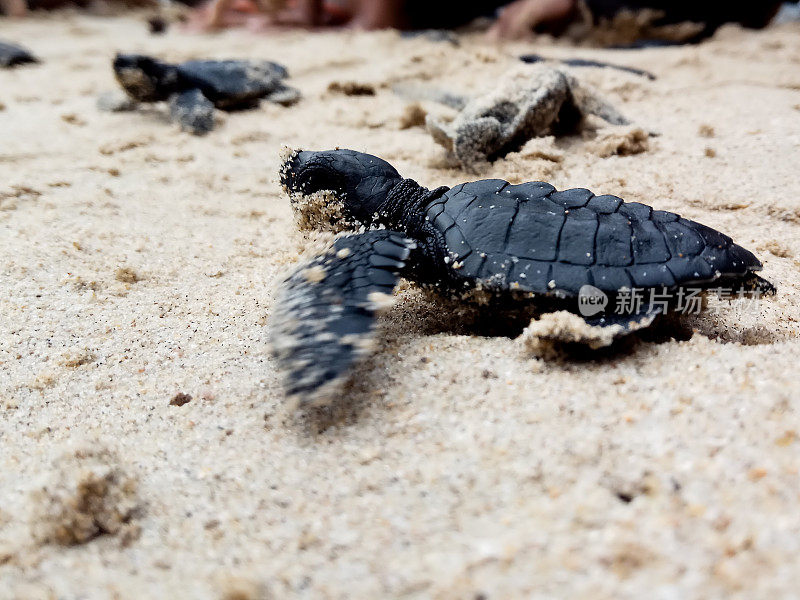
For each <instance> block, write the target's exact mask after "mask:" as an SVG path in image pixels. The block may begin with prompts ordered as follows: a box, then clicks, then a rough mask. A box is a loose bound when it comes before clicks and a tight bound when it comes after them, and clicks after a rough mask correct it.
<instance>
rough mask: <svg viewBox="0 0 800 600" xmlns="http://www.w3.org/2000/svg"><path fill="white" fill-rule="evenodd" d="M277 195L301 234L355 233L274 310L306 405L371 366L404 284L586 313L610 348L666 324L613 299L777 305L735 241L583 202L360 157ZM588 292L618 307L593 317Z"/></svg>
mask: <svg viewBox="0 0 800 600" xmlns="http://www.w3.org/2000/svg"><path fill="white" fill-rule="evenodd" d="M281 181H282V184H283V186H284V188H285V190H286V191H287V192H288V194H289V196H290V199H291V202H292V207H293V209H294V211H295V214H296V217H297V220H298V223H299V224H300V226H301V227H304V228H307V229H327V230H332V231H337V232H340V231H350V232H351V233H349V234H343V235H341V236H339V237H338V238H337V239H336V240H335V241H334V243H333V245H332V246H331V247H330V248H329V249H328V250H327V251H325V252H324V253H322V254H321V255H319V256H317V257H316V258H313V259H312V260H311V261H310V262H308V263H306V264H304V265H302V266H301V267H299V268H298V269H297V270H296V271H294V273H293V274H292V275H290V276H289V278H288V279H287V280H286V281H285V283H284V284H283V286H282V288H281V289H280V291H279V295H278V298H277V300H276V304H275V307H274V309H273V314H272V318H271V334H270V335H271V341H272V347H273V352H274V354H275V356H276V357H277V360H278V364H279V366H280V368H281V369H282V370H283V371H284V372H285V374H286V388H287V393H288V394H289V395H290V396H294V397H296V398H298V399H299V401H300V402H301V403H302V404H304V405H315V404H322V403H325V402H327V401H329V400H330V399H331V398H332V397H333V395H334V394H335V393H336V391H337V389H338V383H340V382H341V381H342V380H344V379H345V378H346V375H347V374H348V371H349V369H350V367H351V366H352V364H353V363H354V361H356V360H357V359H358V358H359V357H360V356H363V355H364V354H366V353H367V352H368V350H369V348H370V345H371V342H372V340H373V335H374V334H373V330H374V326H375V316H376V313H377V312H378V311H379V309H380V308H381V307H383V306H386V304H387V300H389V299H390V298H391V294H392V292H393V290H394V287H395V285H396V283H397V281H398V278H399V277H404V278H406V279H407V280H410V281H412V282H415V283H418V284H421V285H423V286H426V287H429V288H431V289H433V290H436V291H438V292H440V293H441V294H443V295H445V296H450V297H451V298H460V299H462V300H466V299H467V296H469V294H476V293H477V292H478V291H481V292H482V294H483V295H484V298H488V299H490V300H492V301H493V303H494V305H495V307H496V306H497V305H501V306H502V305H505V306H508V307H511V308H514V307H520V306H524V305H532V304H534V303H535V304H536V307H537V310H538V309H539V306H540V305H541V309H542V310H543V311H553V310H567V311H569V312H571V313H578V314H581V315H584V316H583V318H584V319H585V320H586V323H587V324H588V325H590V326H595V327H598V328H602V329H601V330H602V331H604V332H610V333H611V335H610V336H609V337H610V338H611V340H612V341H613V339H614V338H619V337H622V336H624V335H627V334H629V333H631V332H633V331H635V330H637V329H641V328H643V327H647V326H649V325H650V324H652V322H653V321H654V319H655V318H656V317H657V316H659V315H660V314H662V313H664V312H666V311H667V310H669V307H668V306H667V305H664V304H658V303H642V304H641V305H639V306H634V307H632V308H631V310H630V311H628V312H626V313H625V314H616V311H615V308H614V307H615V304H614V299H615V298H618V297H619V295H620V294H625V293H630V291H631V290H642V291H643V292H649V291H651V290H658V291H659V292H660V293H666V294H671V295H672V296H673V297H675V296H678V297H679V295H680V293H681V292H682V291H686V289H688V288H693V289H696V290H705V289H709V288H711V287H712V286H713V287H721V286H723V285H727V286H731V287H738V288H739V289H757V290H759V291H762V292H764V293H770V292H774V287H773V286H772V285H771V284H770V283H769V282H767V281H766V280H764V279H762V278H760V277H758V276H757V275H755V273H754V272H755V271H758V270H760V269H761V263H760V262H759V260H758V259H757V258H756V257H755V256H754V255H753V254H752V253H750V252H749V251H747V250H745V249H744V248H742V247H741V246H738V245H737V244H735V243H733V241H732V240H731V238H729V237H728V236H726V235H724V234H722V233H720V232H718V231H715V230H713V229H711V228H709V227H706V226H704V225H701V224H700V223H696V222H694V221H690V220H688V219H684V218H682V217H680V216H679V215H677V214H675V213H671V212H665V211H661V210H654V209H652V208H651V207H649V206H646V205H644V204H639V203H637V202H624V201H623V200H622V199H620V198H617V197H616V196H608V195H604V196H595V195H594V194H593V193H592V192H590V191H589V190H586V189H570V190H564V191H557V190H556V189H555V188H554V187H553V186H552V185H550V184H548V183H543V182H539V181H537V182H529V183H522V184H519V185H511V184H509V183H508V182H506V181H502V180H499V179H488V180H483V181H474V182H471V183H462V184H460V185H457V186H455V187H453V188H447V187H439V188H436V189H435V190H432V191H431V190H428V189H426V188H424V187H422V186H421V185H419V184H417V183H416V182H415V181H413V180H410V179H404V178H402V177H401V176H400V175H399V174H398V172H397V171H396V170H395V169H394V168H393V167H392V166H391V165H390V164H389V163H387V162H386V161H383V160H381V159H380V158H377V157H375V156H371V155H369V154H363V153H360V152H355V151H353V150H331V151H325V152H295V153H293V154H291V155H290V156H289V157H288V158H287V159H286V161H285V162H284V165H283V167H282V170H281ZM354 231H361V232H360V233H352V232H354ZM587 289H588V290H589V291H591V292H592V293H593V294H595V295H597V294H600V295H605V297H606V298H610V299H611V302H610V303H609V305H608V307H606V308H605V309H604V310H603V309H602V307H601V309H600V310H598V309H597V307H594V308H593V310H592V311H591V314H589V313H587V312H586V311H583V310H582V309H581V308H580V304H579V298H580V297H581V295H582V294H584V293H585V292H586V290H587ZM587 314H589V316H586V315H587ZM606 328H608V329H606ZM608 343H610V341H609V342H608Z"/></svg>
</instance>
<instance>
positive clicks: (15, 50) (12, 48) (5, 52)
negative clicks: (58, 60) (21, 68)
mask: <svg viewBox="0 0 800 600" xmlns="http://www.w3.org/2000/svg"><path fill="white" fill-rule="evenodd" d="M37 62H39V61H38V60H37V59H36V57H35V56H34V55H33V54H31V53H30V52H28V51H27V50H26V49H25V48H23V47H22V46H17V45H16V44H9V43H8V42H0V67H3V68H10V67H16V66H17V65H24V64H27V63H37Z"/></svg>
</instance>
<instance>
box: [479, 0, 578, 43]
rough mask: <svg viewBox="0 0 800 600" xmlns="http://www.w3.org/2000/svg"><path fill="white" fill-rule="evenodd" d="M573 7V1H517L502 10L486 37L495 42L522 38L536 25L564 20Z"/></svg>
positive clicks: (574, 4)
mask: <svg viewBox="0 0 800 600" xmlns="http://www.w3.org/2000/svg"><path fill="white" fill-rule="evenodd" d="M575 6H576V2H575V0H517V1H516V2H512V3H511V4H509V5H508V6H506V7H505V8H504V9H503V10H502V12H501V13H500V17H498V19H497V22H496V23H495V24H494V25H492V27H491V29H489V32H488V34H487V35H488V36H489V39H492V40H495V41H498V40H514V39H520V38H524V37H527V36H529V35H530V34H531V32H532V31H533V28H534V27H537V26H538V25H543V24H547V23H552V22H556V21H560V20H562V19H565V18H566V17H568V16H569V15H570V13H571V12H572V11H574V10H575Z"/></svg>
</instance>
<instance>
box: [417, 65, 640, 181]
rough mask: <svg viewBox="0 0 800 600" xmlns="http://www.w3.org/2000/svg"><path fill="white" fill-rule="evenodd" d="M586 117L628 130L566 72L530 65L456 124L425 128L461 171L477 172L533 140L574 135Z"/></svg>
mask: <svg viewBox="0 0 800 600" xmlns="http://www.w3.org/2000/svg"><path fill="white" fill-rule="evenodd" d="M588 115H596V116H598V117H600V118H601V119H603V120H605V121H606V122H608V123H610V124H612V125H629V124H630V121H628V119H626V118H625V117H624V116H622V115H621V114H620V113H619V112H617V110H616V109H615V108H614V107H613V106H611V105H610V104H608V103H607V102H606V101H605V100H602V99H601V98H600V97H599V96H598V95H597V94H595V93H594V92H593V91H591V90H590V89H588V88H587V87H585V86H584V85H582V84H581V83H580V82H579V81H578V80H577V79H576V78H575V77H574V76H573V75H572V74H570V73H569V72H567V71H566V70H564V69H561V68H557V67H552V66H547V65H529V66H527V67H522V68H519V69H515V70H513V71H512V72H511V73H509V74H508V75H507V76H506V77H505V78H504V79H503V80H502V81H501V82H500V83H499V84H498V85H497V87H496V88H495V89H494V90H492V91H490V92H489V93H487V94H485V95H483V96H480V97H478V98H475V99H474V100H471V101H470V102H468V103H467V104H466V106H464V107H463V108H462V109H461V111H460V112H459V113H458V115H456V117H455V119H453V121H452V122H449V123H448V122H445V121H442V120H440V119H436V118H434V117H432V116H431V115H428V117H427V119H426V126H427V128H428V131H429V132H430V134H431V135H432V136H433V139H434V140H435V141H436V142H437V143H438V144H440V145H442V146H444V148H445V149H446V150H447V151H448V152H449V153H450V154H452V155H453V157H454V158H455V159H456V160H457V161H458V162H459V163H460V164H461V166H463V167H465V168H467V169H470V170H473V171H475V170H477V168H478V167H479V166H480V165H481V164H483V163H485V162H487V161H493V160H495V159H496V158H500V157H502V156H505V155H506V154H508V153H509V152H513V151H514V150H518V149H519V148H521V147H522V146H523V145H524V144H525V142H527V141H528V140H529V139H531V138H533V137H537V136H543V135H551V134H563V133H571V132H573V131H576V130H578V129H579V128H580V127H581V125H582V124H583V121H584V118H585V117H587V116H588Z"/></svg>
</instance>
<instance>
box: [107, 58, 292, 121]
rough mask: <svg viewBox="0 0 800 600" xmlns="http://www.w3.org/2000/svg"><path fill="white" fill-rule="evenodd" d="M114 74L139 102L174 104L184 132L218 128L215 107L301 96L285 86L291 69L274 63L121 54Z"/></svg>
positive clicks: (173, 111)
mask: <svg viewBox="0 0 800 600" xmlns="http://www.w3.org/2000/svg"><path fill="white" fill-rule="evenodd" d="M114 73H115V75H116V77H117V81H119V83H120V85H121V86H122V87H123V89H124V90H125V92H126V93H127V94H128V95H129V96H130V97H131V98H132V99H134V100H136V101H137V102H161V101H164V100H168V101H169V103H170V115H171V116H172V118H173V119H174V120H175V121H177V122H178V124H179V125H180V126H181V129H183V130H184V131H189V132H191V133H194V134H198V135H201V134H204V133H207V132H209V131H211V130H212V129H213V128H214V109H215V108H218V109H221V110H228V111H230V110H241V109H245V108H253V107H255V106H258V103H259V101H260V100H262V99H265V100H268V101H270V102H275V103H278V104H283V105H289V104H292V103H294V102H296V101H297V100H298V99H299V97H300V93H299V92H298V91H297V90H295V89H294V88H290V87H287V86H286V85H284V83H283V80H284V79H286V77H288V73H287V71H286V68H285V67H283V66H281V65H279V64H277V63H274V62H269V61H249V60H190V61H188V62H185V63H181V64H178V65H173V64H169V63H166V62H162V61H160V60H157V59H155V58H151V57H149V56H142V55H139V54H118V55H117V56H116V58H115V59H114Z"/></svg>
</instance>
